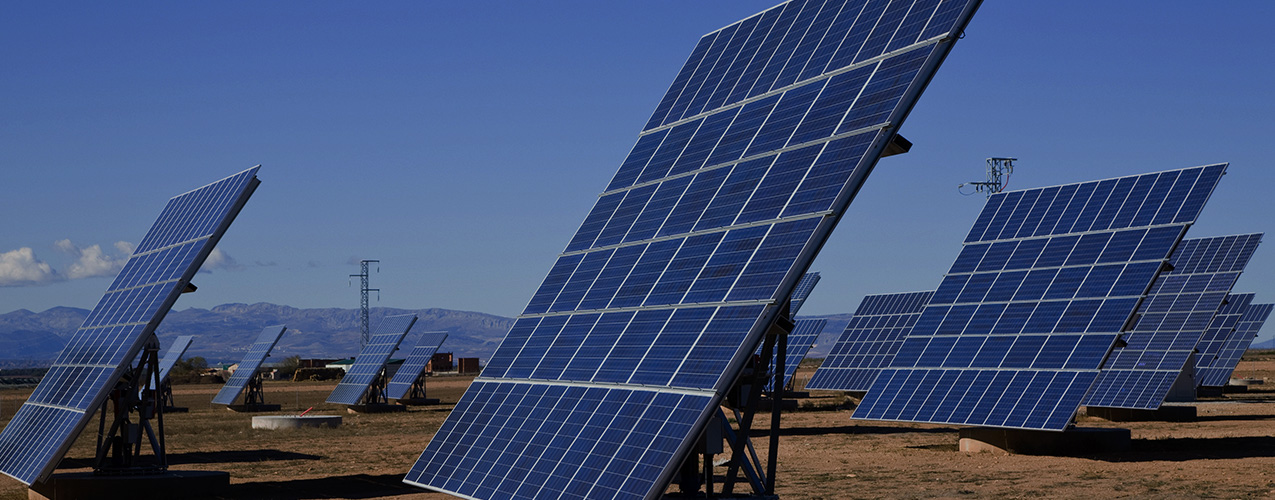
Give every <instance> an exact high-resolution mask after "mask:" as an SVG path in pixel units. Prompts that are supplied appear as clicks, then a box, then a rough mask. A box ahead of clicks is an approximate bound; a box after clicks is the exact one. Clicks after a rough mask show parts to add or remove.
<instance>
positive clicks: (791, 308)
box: [788, 273, 819, 317]
mask: <svg viewBox="0 0 1275 500" xmlns="http://www.w3.org/2000/svg"><path fill="white" fill-rule="evenodd" d="M818 284H819V273H806V274H805V275H803V276H802V277H801V281H798V282H797V286H795V287H793V289H792V296H791V297H790V298H789V301H790V303H789V305H788V316H789V317H796V316H797V311H800V310H801V305H802V304H805V303H806V299H807V298H809V297H810V293H811V292H813V291H814V290H815V285H818Z"/></svg>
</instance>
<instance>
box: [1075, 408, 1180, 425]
mask: <svg viewBox="0 0 1275 500" xmlns="http://www.w3.org/2000/svg"><path fill="white" fill-rule="evenodd" d="M1085 414H1086V415H1089V416H1091V417H1098V418H1101V419H1105V420H1110V421H1112V422H1194V421H1195V416H1196V411H1195V407H1194V406H1189V405H1160V409H1158V410H1132V409H1129V408H1101V407H1097V406H1088V407H1085Z"/></svg>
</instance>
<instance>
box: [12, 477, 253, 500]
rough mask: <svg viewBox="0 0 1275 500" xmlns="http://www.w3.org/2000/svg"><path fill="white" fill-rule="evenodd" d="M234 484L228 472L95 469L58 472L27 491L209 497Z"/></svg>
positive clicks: (31, 494) (131, 498) (62, 497)
mask: <svg viewBox="0 0 1275 500" xmlns="http://www.w3.org/2000/svg"><path fill="white" fill-rule="evenodd" d="M228 487H230V474H229V473H227V472H215V471H202V470H176V471H168V472H164V473H160V474H151V475H144V476H96V475H94V474H93V473H92V472H77V473H72V474H55V475H53V476H52V477H50V478H49V480H48V481H46V482H43V483H35V484H33V485H31V489H29V490H27V498H28V499H30V500H37V499H39V500H44V499H52V500H69V499H76V498H93V499H128V500H136V499H141V498H207V497H218V496H222V495H223V494H224V492H225V490H226V488H228Z"/></svg>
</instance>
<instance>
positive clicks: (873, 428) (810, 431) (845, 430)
mask: <svg viewBox="0 0 1275 500" xmlns="http://www.w3.org/2000/svg"><path fill="white" fill-rule="evenodd" d="M754 425H756V424H754ZM956 432H957V430H956V428H955V427H929V428H924V429H921V428H914V427H888V426H883V425H842V426H838V427H784V428H781V429H780V430H779V435H780V436H821V435H824V434H907V433H919V434H943V433H951V434H956ZM769 435H770V427H769V426H762V427H760V428H759V427H753V429H752V432H750V433H749V436H751V437H757V436H769Z"/></svg>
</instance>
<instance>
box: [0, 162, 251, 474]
mask: <svg viewBox="0 0 1275 500" xmlns="http://www.w3.org/2000/svg"><path fill="white" fill-rule="evenodd" d="M257 168H258V167H253V168H250V169H248V170H245V171H243V172H240V173H238V174H235V175H232V176H230V177H227V178H225V179H222V180H220V181H217V182H214V183H212V184H209V185H207V186H204V187H201V188H199V189H195V190H193V191H189V192H186V193H184V194H181V195H178V196H176V197H173V198H172V199H170V200H169V201H168V204H167V205H166V206H165V207H164V210H163V211H162V212H160V215H159V218H158V219H157V220H156V221H155V224H154V225H152V226H151V228H150V230H149V231H147V233H146V236H144V237H142V240H141V242H140V243H138V245H137V248H136V249H134V250H133V255H131V256H130V257H129V259H128V262H126V263H124V268H123V269H122V270H121V271H120V273H119V275H118V276H116V278H115V281H113V282H112V283H111V285H110V286H109V287H108V288H107V289H106V294H105V295H104V296H103V297H102V300H101V301H99V302H98V303H97V306H95V307H94V308H93V310H92V311H91V312H89V315H88V317H86V318H85V319H84V324H83V325H81V326H80V328H79V329H78V330H76V331H75V333H74V334H72V336H71V339H70V341H69V342H67V347H66V348H65V349H63V350H62V353H61V354H59V355H58V358H57V360H55V361H54V362H53V366H51V367H50V368H49V371H48V373H46V374H45V376H44V378H43V379H41V380H40V385H39V386H37V387H36V389H35V392H34V393H32V394H31V397H30V398H27V401H26V403H24V404H23V405H22V407H21V408H19V409H18V411H17V413H16V414H14V416H13V419H12V420H10V421H9V424H8V425H6V426H5V428H4V432H3V433H0V472H4V473H5V474H8V475H9V476H12V477H13V478H14V479H17V480H18V481H22V482H23V483H25V484H28V485H29V484H32V483H34V482H36V481H39V480H43V479H45V478H47V477H48V475H49V474H50V473H51V472H52V471H53V469H54V467H56V466H57V464H58V462H59V461H60V460H61V459H62V456H63V455H64V454H65V453H66V450H67V448H69V447H70V446H71V443H72V442H74V441H75V437H76V436H78V435H79V434H80V430H81V429H83V428H84V425H85V423H86V422H87V421H88V418H89V417H90V416H92V414H93V413H94V412H96V411H97V409H98V408H99V407H100V406H101V405H102V403H103V402H104V401H105V400H106V397H107V395H108V393H109V392H110V390H111V389H112V388H114V387H115V382H116V381H117V380H119V378H120V376H121V375H122V374H123V371H124V370H125V369H126V368H127V367H128V365H129V363H131V362H132V360H133V359H136V358H137V353H138V352H139V351H140V350H141V349H142V347H143V346H144V345H145V343H146V342H147V340H148V339H150V337H151V335H153V334H154V332H155V328H156V327H157V326H159V320H160V319H161V318H163V317H164V314H165V313H167V312H168V309H169V308H171V307H172V306H173V303H174V302H176V301H177V296H178V295H180V294H181V293H182V291H183V290H185V289H186V285H187V283H189V282H190V279H191V277H193V276H194V275H195V272H196V271H198V270H199V266H200V265H202V264H203V262H204V259H205V258H207V257H208V254H209V252H212V249H213V248H214V247H215V246H216V245H217V241H218V240H220V239H221V235H222V234H223V233H224V232H225V231H226V228H228V227H229V226H230V223H231V221H233V220H234V218H235V216H236V215H238V214H239V210H240V209H241V208H243V205H244V203H246V202H247V201H248V197H249V196H251V195H252V191H253V189H255V188H256V187H257V184H259V183H260V181H258V180H257V177H256V173H257Z"/></svg>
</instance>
